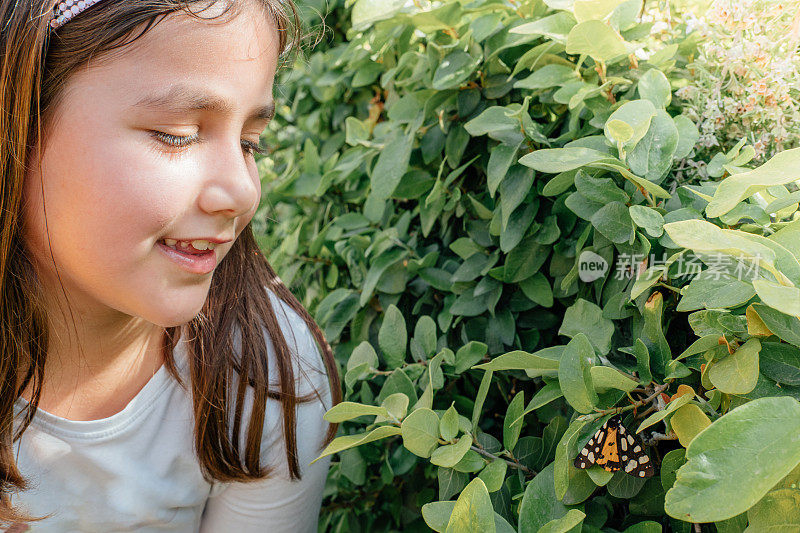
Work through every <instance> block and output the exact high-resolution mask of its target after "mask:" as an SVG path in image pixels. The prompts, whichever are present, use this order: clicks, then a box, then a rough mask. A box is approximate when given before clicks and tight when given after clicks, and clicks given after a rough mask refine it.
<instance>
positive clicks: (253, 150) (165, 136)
mask: <svg viewBox="0 0 800 533" xmlns="http://www.w3.org/2000/svg"><path fill="white" fill-rule="evenodd" d="M152 134H153V137H155V138H156V139H158V140H160V141H162V142H164V143H166V144H168V145H169V146H172V147H175V148H182V147H184V146H189V145H190V144H192V143H193V142H196V141H197V139H198V138H199V137H198V135H197V134H196V133H195V134H193V135H187V136H185V137H180V136H178V135H170V134H169V133H164V132H163V131H153V132H152ZM182 141H185V142H182ZM242 145H243V146H244V147H245V148H246V149H247V153H249V154H253V155H255V154H259V155H266V154H268V153H269V151H268V150H267V148H265V147H263V146H259V145H257V144H255V143H252V142H250V141H242Z"/></svg>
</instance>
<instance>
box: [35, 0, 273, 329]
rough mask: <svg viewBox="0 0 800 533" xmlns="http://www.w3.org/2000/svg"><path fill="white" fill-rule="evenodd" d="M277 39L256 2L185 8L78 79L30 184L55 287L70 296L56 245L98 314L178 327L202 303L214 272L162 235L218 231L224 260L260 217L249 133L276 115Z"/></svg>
mask: <svg viewBox="0 0 800 533" xmlns="http://www.w3.org/2000/svg"><path fill="white" fill-rule="evenodd" d="M221 4H223V2H219V3H217V4H216V5H215V6H214V7H213V8H212V9H210V10H208V11H206V12H204V13H203V15H202V16H208V14H215V13H218V12H220V11H221V10H222V9H221V8H222V5H221ZM224 17H228V15H225V16H224ZM225 20H227V19H225ZM277 47H278V36H277V30H276V28H275V27H274V23H272V22H271V21H270V20H268V19H267V18H266V16H265V15H264V14H263V12H262V11H261V9H260V8H259V7H258V6H254V5H252V4H249V3H248V4H247V6H246V7H244V9H243V10H242V12H241V13H240V14H239V15H238V16H237V17H235V18H233V19H230V20H229V21H228V22H225V23H222V22H221V21H220V20H216V21H204V20H197V19H194V18H191V17H190V16H188V15H186V14H184V13H181V12H178V13H173V14H170V15H168V16H167V17H166V18H164V20H162V21H161V22H160V23H159V24H157V25H156V26H155V27H153V28H151V29H150V30H149V31H148V32H147V33H146V34H145V35H144V36H142V37H140V38H139V39H137V40H136V41H135V42H134V43H133V44H131V45H128V46H127V47H126V48H125V49H123V50H122V51H114V52H112V54H113V55H111V56H107V57H105V58H101V59H102V61H98V60H94V61H92V62H91V63H90V64H89V66H88V68H86V69H85V70H81V71H80V72H78V73H76V74H75V75H74V76H73V77H72V78H71V79H70V80H69V81H68V83H67V85H66V87H65V90H66V95H65V98H64V100H63V103H62V104H61V107H60V109H59V110H58V111H57V112H56V114H55V116H56V118H55V120H56V122H55V123H54V124H53V127H52V129H51V130H50V131H51V132H50V134H49V135H48V136H47V137H46V138H45V139H43V149H44V157H43V161H42V167H41V169H40V168H39V167H38V165H37V162H36V159H35V154H34V159H33V161H32V165H34V166H33V168H31V171H30V172H29V173H28V175H27V176H26V182H25V186H24V196H25V202H26V203H25V206H24V208H23V219H24V226H23V231H24V236H25V241H26V245H27V248H28V249H29V250H30V251H31V253H32V254H33V256H34V260H35V262H36V264H37V268H38V270H39V272H40V273H41V274H42V277H43V282H44V283H45V287H46V291H47V293H48V294H52V295H53V296H52V297H53V298H57V297H58V296H59V294H60V289H59V288H58V287H59V285H58V281H57V278H55V269H54V267H53V265H52V262H51V258H50V252H49V250H50V249H51V250H52V255H53V259H54V260H55V263H56V264H57V265H58V272H59V275H60V280H61V282H62V283H63V284H64V287H65V288H66V290H67V294H68V295H69V300H70V303H71V305H72V306H73V307H74V308H75V309H77V311H78V312H79V313H80V314H82V315H85V318H89V317H93V318H94V319H95V320H96V321H97V322H96V323H108V322H113V321H115V320H119V319H121V318H122V317H123V315H130V316H136V317H141V318H143V319H145V320H146V321H148V322H151V323H154V324H158V325H160V326H164V327H166V326H175V325H180V324H183V323H186V322H188V321H189V320H191V319H192V318H193V317H194V316H195V315H196V314H197V313H198V312H199V311H200V309H201V307H202V305H203V303H204V302H205V300H206V296H207V294H208V290H209V287H210V284H211V277H212V275H213V273H214V271H213V270H212V271H210V272H208V273H202V272H201V273H197V272H191V271H190V270H189V269H187V268H186V267H184V266H181V265H180V264H179V263H178V262H176V261H175V260H174V259H172V258H171V257H170V255H169V254H168V253H166V251H165V250H164V249H163V248H162V246H161V245H160V244H159V241H161V240H162V239H164V238H171V239H179V240H182V239H187V240H191V239H208V238H213V239H220V240H222V241H224V242H223V243H221V244H218V245H217V247H216V250H215V251H214V254H215V256H216V262H215V264H218V263H219V262H220V261H222V260H223V259H224V257H225V255H226V254H227V253H228V251H229V250H230V249H231V247H232V245H233V241H234V240H235V239H236V238H237V237H238V236H239V233H240V232H241V231H242V229H243V228H244V227H245V226H246V225H247V224H248V222H249V221H250V219H251V218H252V216H253V214H254V213H255V210H256V207H257V206H258V202H259V200H260V197H261V183H260V180H259V175H258V171H257V169H256V164H255V159H254V157H253V154H252V153H251V149H250V148H249V146H248V144H249V143H252V144H254V145H256V146H257V145H258V144H259V143H258V141H259V134H260V133H261V132H262V131H263V130H264V129H265V128H266V126H267V123H268V121H269V119H270V116H271V110H272V109H273V101H272V84H273V77H274V75H275V68H276V63H277V53H278V49H277ZM159 132H160V133H159ZM170 143H171V144H173V145H175V146H170ZM39 170H41V182H40V177H39ZM45 210H46V213H45ZM45 214H46V219H45ZM45 222H46V224H47V226H46V228H45ZM46 231H47V232H48V233H49V237H50V238H49V245H48V238H47V233H46ZM86 315H89V316H86Z"/></svg>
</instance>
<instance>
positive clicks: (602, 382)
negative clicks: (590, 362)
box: [589, 339, 638, 393]
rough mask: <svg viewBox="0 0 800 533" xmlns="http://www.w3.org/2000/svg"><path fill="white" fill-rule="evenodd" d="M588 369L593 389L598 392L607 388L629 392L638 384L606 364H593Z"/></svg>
mask: <svg viewBox="0 0 800 533" xmlns="http://www.w3.org/2000/svg"><path fill="white" fill-rule="evenodd" d="M637 340H638V339H637ZM589 371H590V372H589V373H590V374H591V375H592V383H593V384H594V390H596V391H597V392H599V393H603V392H606V391H607V390H609V389H617V390H621V391H624V392H630V391H632V390H633V389H635V388H636V386H637V385H638V383H637V382H636V381H635V380H633V379H631V378H629V377H628V376H626V375H624V374H623V373H621V372H620V371H619V370H615V369H613V368H611V367H608V366H593V367H591V368H590V369H589Z"/></svg>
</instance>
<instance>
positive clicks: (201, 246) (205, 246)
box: [192, 240, 214, 250]
mask: <svg viewBox="0 0 800 533" xmlns="http://www.w3.org/2000/svg"><path fill="white" fill-rule="evenodd" d="M192 246H193V247H194V248H195V250H213V249H214V243H211V242H208V241H203V240H197V241H192Z"/></svg>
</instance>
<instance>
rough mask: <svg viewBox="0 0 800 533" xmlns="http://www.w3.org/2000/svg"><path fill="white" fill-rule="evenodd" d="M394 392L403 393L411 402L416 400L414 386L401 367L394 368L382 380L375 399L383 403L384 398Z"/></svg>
mask: <svg viewBox="0 0 800 533" xmlns="http://www.w3.org/2000/svg"><path fill="white" fill-rule="evenodd" d="M395 393H401V394H405V395H406V396H407V397H408V399H409V402H411V403H413V402H416V401H417V391H416V388H415V387H414V384H413V383H412V382H411V379H410V378H409V377H408V374H406V373H405V371H404V370H403V369H402V368H396V369H395V370H394V371H393V372H392V373H391V374H389V377H388V378H386V381H384V382H383V387H381V391H380V392H379V393H378V396H377V398H376V401H377V402H381V403H383V401H384V400H385V399H387V398H388V397H389V396H391V395H392V394H395Z"/></svg>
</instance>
